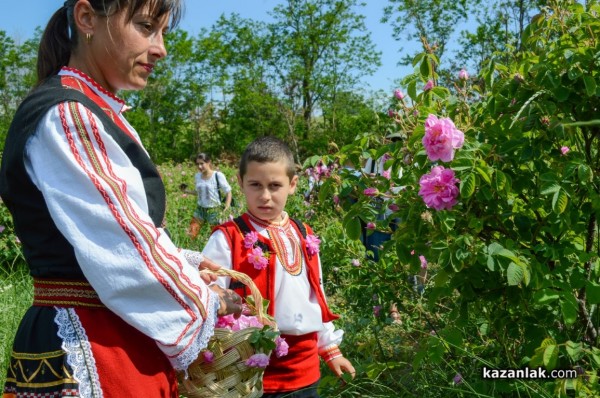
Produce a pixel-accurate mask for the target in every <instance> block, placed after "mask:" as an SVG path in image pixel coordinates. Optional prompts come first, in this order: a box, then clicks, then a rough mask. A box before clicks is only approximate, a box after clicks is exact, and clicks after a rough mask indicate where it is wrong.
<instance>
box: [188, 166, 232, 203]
mask: <svg viewBox="0 0 600 398" xmlns="http://www.w3.org/2000/svg"><path fill="white" fill-rule="evenodd" d="M217 178H218V179H219V184H218V185H217ZM194 183H195V184H194V185H195V187H196V194H197V195H198V206H200V207H204V208H213V207H219V206H220V205H221V199H220V193H221V192H222V193H224V194H227V193H229V192H231V185H229V183H228V182H227V177H225V174H223V173H221V172H220V171H216V170H215V171H213V173H212V175H211V176H210V178H209V179H206V180H205V179H204V178H202V173H196V175H195V176H194ZM217 186H218V187H219V189H220V190H221V192H219V189H217Z"/></svg>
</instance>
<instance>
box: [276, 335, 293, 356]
mask: <svg viewBox="0 0 600 398" xmlns="http://www.w3.org/2000/svg"><path fill="white" fill-rule="evenodd" d="M289 348H290V346H289V345H288V343H286V341H285V339H284V338H283V337H281V336H279V337H277V338H276V339H275V356H276V357H277V358H281V357H284V356H286V355H287V354H288V350H289Z"/></svg>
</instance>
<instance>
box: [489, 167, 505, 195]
mask: <svg viewBox="0 0 600 398" xmlns="http://www.w3.org/2000/svg"><path fill="white" fill-rule="evenodd" d="M492 181H493V184H492V186H493V187H494V189H495V190H496V191H497V192H501V191H503V190H504V187H505V186H506V175H505V174H504V173H503V172H501V171H500V170H496V171H495V172H494V179H493V180H492Z"/></svg>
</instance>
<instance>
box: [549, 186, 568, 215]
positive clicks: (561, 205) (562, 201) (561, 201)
mask: <svg viewBox="0 0 600 398" xmlns="http://www.w3.org/2000/svg"><path fill="white" fill-rule="evenodd" d="M568 203H569V196H568V195H567V193H566V192H565V190H564V189H561V190H560V191H558V192H556V193H555V194H554V196H553V197H552V210H553V211H554V212H555V213H556V214H562V213H563V212H564V211H565V209H566V208H567V204H568Z"/></svg>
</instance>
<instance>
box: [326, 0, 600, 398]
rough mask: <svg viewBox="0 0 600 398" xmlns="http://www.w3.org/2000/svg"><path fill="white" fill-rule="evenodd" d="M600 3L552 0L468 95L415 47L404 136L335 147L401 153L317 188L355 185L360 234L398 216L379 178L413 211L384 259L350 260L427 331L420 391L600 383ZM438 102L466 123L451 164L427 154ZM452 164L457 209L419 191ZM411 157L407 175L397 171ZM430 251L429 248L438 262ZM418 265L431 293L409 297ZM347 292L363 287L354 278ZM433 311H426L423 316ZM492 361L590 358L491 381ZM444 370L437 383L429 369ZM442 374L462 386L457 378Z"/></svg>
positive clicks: (339, 189) (577, 390)
mask: <svg viewBox="0 0 600 398" xmlns="http://www.w3.org/2000/svg"><path fill="white" fill-rule="evenodd" d="M599 11H600V9H599V8H598V5H596V4H591V5H589V8H588V9H585V8H584V7H583V6H582V5H580V4H577V3H575V2H573V3H569V4H568V5H567V6H565V4H564V2H559V3H553V4H552V5H551V6H549V7H547V8H545V9H544V10H543V13H542V14H540V15H538V16H537V17H536V18H535V19H534V20H533V21H532V23H531V24H530V25H529V26H528V27H527V28H526V29H525V31H524V36H523V39H522V40H523V43H524V44H523V46H524V50H523V52H522V53H519V54H517V56H516V57H515V58H514V60H512V61H510V62H509V63H506V64H500V63H497V62H494V61H493V60H492V61H491V62H490V63H489V64H488V66H487V67H486V68H485V69H484V71H483V73H482V75H481V76H479V77H477V78H473V79H456V80H455V82H454V84H455V87H454V90H453V92H455V94H452V92H451V90H449V89H447V88H445V87H442V86H436V85H435V84H434V85H433V88H430V89H426V90H423V87H424V86H425V82H427V81H429V80H432V81H433V82H435V81H437V77H438V75H437V74H436V65H437V64H438V59H437V57H436V56H435V55H434V54H431V53H429V54H421V55H419V56H417V57H416V58H415V59H414V65H415V66H416V68H415V70H416V73H415V74H413V75H410V76H407V77H406V78H405V79H404V80H403V84H404V85H405V87H407V88H408V89H407V96H406V97H404V98H403V99H400V100H398V103H397V107H396V109H395V112H394V113H392V117H393V119H394V121H395V122H396V123H397V126H398V131H399V132H401V133H402V134H404V135H405V136H406V139H405V140H404V142H403V143H385V144H383V145H381V144H380V145H379V146H375V147H373V145H372V141H373V140H377V139H378V138H377V137H372V136H366V135H365V136H361V137H359V138H358V139H357V140H356V141H355V143H353V144H352V145H349V146H347V147H345V148H343V149H342V150H341V151H340V153H338V154H336V155H335V156H331V155H330V156H324V157H323V158H324V159H325V162H332V161H337V162H338V163H340V164H344V163H348V162H349V163H351V164H354V165H360V164H362V160H364V159H365V158H366V157H367V155H368V156H369V157H372V158H380V157H382V156H383V155H384V154H388V155H389V156H390V159H389V160H388V161H387V162H386V163H385V165H386V167H388V168H390V169H391V170H392V172H391V174H390V178H385V177H373V176H369V175H366V174H365V173H364V172H363V173H358V174H354V173H347V172H343V171H340V172H339V173H338V174H337V175H334V176H333V178H330V179H328V180H326V181H325V182H324V183H323V184H322V186H321V188H320V193H319V194H320V199H321V200H328V198H331V197H333V198H334V200H338V199H339V200H340V203H341V204H343V203H344V201H343V198H344V197H349V196H350V195H352V196H354V197H355V201H356V202H355V203H353V204H351V205H350V206H347V212H345V217H344V220H343V225H344V228H345V230H346V233H347V234H348V236H350V237H353V238H358V234H359V231H360V220H362V222H363V223H367V222H374V223H376V224H377V226H378V228H383V229H385V228H387V227H388V225H387V223H389V221H379V220H377V215H378V212H381V211H383V209H377V208H376V207H374V205H373V203H374V202H373V199H372V195H370V194H371V192H372V191H369V195H366V194H365V191H364V190H365V188H367V187H371V188H377V192H378V196H379V197H380V198H382V199H385V200H386V202H385V203H386V204H391V205H393V206H394V211H393V214H392V216H391V217H390V218H397V219H400V220H401V224H400V227H399V228H398V229H397V230H396V231H395V232H394V239H393V240H392V241H391V242H389V243H388V244H387V245H386V246H385V247H384V249H383V251H384V257H383V260H381V261H380V262H379V263H376V264H370V266H369V269H368V273H365V274H363V275H361V273H360V271H361V270H360V269H358V270H353V271H354V272H352V273H348V275H347V277H348V282H347V283H348V286H352V287H354V288H355V289H360V290H362V292H363V294H365V293H366V294H369V295H370V294H377V296H378V297H379V298H380V299H382V300H383V302H384V303H390V302H396V303H397V304H398V306H399V307H400V308H403V309H404V311H406V312H405V316H404V319H406V320H405V321H404V323H403V326H405V325H406V326H408V325H407V323H408V322H409V321H410V322H411V325H410V326H411V330H413V333H417V334H420V335H417V336H416V338H415V341H416V344H415V346H414V347H413V348H414V349H413V351H412V352H411V353H410V360H411V363H412V366H413V369H414V371H413V376H415V379H416V380H417V381H418V383H416V384H415V385H412V384H411V390H412V391H415V389H417V390H419V389H423V392H424V391H425V390H427V394H428V396H432V395H430V394H431V392H430V389H431V388H432V387H435V388H437V389H445V388H451V390H452V391H453V393H454V394H457V395H462V394H467V393H468V392H469V391H471V392H472V393H477V394H482V396H511V395H512V394H514V393H515V392H519V393H520V394H522V395H526V396H567V395H568V396H573V395H576V396H590V395H597V394H598V393H599V392H600V391H599V388H598V370H599V369H600V351H599V350H598V348H597V347H598V343H599V336H598V333H599V332H600V314H599V312H598V304H599V303H600V283H599V282H600V264H599V259H598V257H599V255H600V246H599V245H600V243H599V242H598V234H599V229H598V223H597V220H598V214H599V211H600V207H599V204H600V197H599V194H600V188H599V187H600V179H599V173H600V161H599V156H598V155H599V154H598V148H599V141H600V133H599V130H598V125H599V124H600V122H599V121H597V120H595V118H596V115H595V113H596V111H595V110H596V108H597V107H598V105H599V104H598V101H599V99H598V98H599V94H600V91H598V88H597V81H598V76H597V74H596V70H597V58H596V56H595V54H596V52H597V50H598V43H597V39H596V37H598V34H599V33H600V24H599V23H598V19H597V15H598V12H599ZM429 115H437V116H438V117H449V118H450V119H451V120H452V121H453V122H454V123H455V124H456V126H457V127H458V128H459V129H460V130H462V131H463V132H464V134H465V142H464V146H463V147H462V148H460V149H457V150H456V152H455V155H454V158H453V159H452V160H451V161H450V162H446V163H443V162H441V161H437V162H432V161H431V160H430V159H429V157H428V156H427V152H426V151H425V148H424V147H423V144H422V141H423V137H424V136H425V135H426V134H428V133H427V131H428V127H426V126H425V121H426V119H427V118H428V116H429ZM379 139H381V137H379ZM440 165H443V166H444V167H446V168H450V169H451V170H452V171H453V172H454V173H455V174H456V176H457V177H458V179H459V180H460V184H459V189H460V196H459V203H458V204H457V205H456V206H454V207H453V208H452V209H451V210H440V211H436V210H434V209H428V208H427V207H426V206H425V204H424V202H423V200H422V198H421V197H420V196H419V192H420V188H421V187H422V185H421V187H420V181H421V182H422V177H423V176H424V175H425V174H427V173H429V171H430V170H431V169H432V168H433V167H434V166H440ZM398 169H402V170H403V173H402V177H401V178H397V177H395V176H396V173H395V171H397V170H398ZM340 181H343V183H342V184H340ZM394 187H402V189H393V188H394ZM336 198H338V199H336ZM329 200H330V199H329ZM419 256H424V258H426V261H427V263H428V265H426V266H425V268H423V266H422V264H421V262H420V260H419V258H418V257H419ZM382 275H385V279H384V278H383V276H382ZM411 275H417V276H416V277H411V278H410V279H411V280H413V281H415V280H416V281H417V284H422V285H424V290H422V289H418V288H417V291H419V290H421V291H423V292H424V293H423V294H422V295H421V296H419V297H418V300H408V299H407V298H406V297H405V296H404V293H406V290H407V287H406V285H407V284H406V282H405V281H406V280H407V277H410V276H411ZM367 280H368V281H369V282H372V283H366V281H367ZM355 286H356V287H355ZM389 287H391V289H390V288H389ZM341 293H342V294H343V296H344V297H347V299H348V300H350V299H351V298H353V297H357V295H356V294H357V293H356V292H354V293H353V291H352V288H348V289H344V290H343V291H342V292H341ZM363 297H364V296H363ZM364 310H365V309H364V308H363V311H364ZM420 317H421V318H422V320H423V319H424V320H425V322H421V324H418V323H414V322H415V321H416V320H418V318H420ZM378 319H380V317H378ZM412 327H414V329H412ZM430 332H431V333H430ZM413 336H414V334H413ZM377 362H378V363H380V364H381V363H383V361H381V360H379V359H378V361H377ZM484 365H485V366H488V367H490V368H504V369H506V368H521V367H523V366H530V367H532V368H536V367H538V366H543V367H544V368H546V369H548V370H552V369H577V370H578V377H577V378H575V379H556V380H543V381H535V382H534V381H527V380H505V381H502V382H499V381H491V380H482V379H481V368H482V367H483V366H484ZM432 370H435V371H436V372H438V374H437V376H436V378H437V381H435V380H434V379H433V378H431V377H430V376H429V373H427V372H430V371H432ZM458 374H460V377H459V378H458V379H459V381H458V382H456V379H455V380H454V381H453V377H455V376H456V377H458ZM416 375H419V376H416ZM440 376H443V377H444V379H445V380H447V383H449V384H446V385H445V387H444V386H443V385H440V384H439V377H440ZM398 380H400V378H398Z"/></svg>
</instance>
